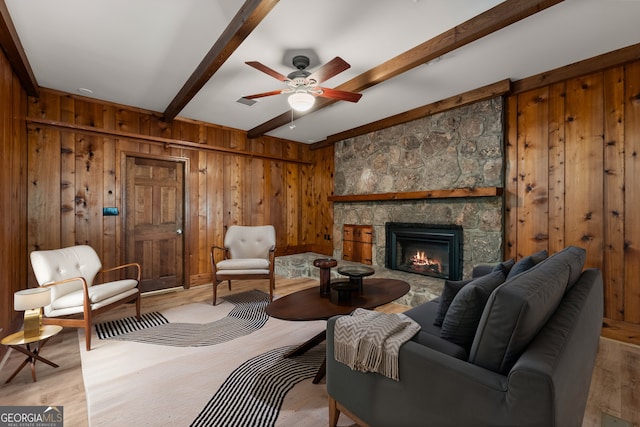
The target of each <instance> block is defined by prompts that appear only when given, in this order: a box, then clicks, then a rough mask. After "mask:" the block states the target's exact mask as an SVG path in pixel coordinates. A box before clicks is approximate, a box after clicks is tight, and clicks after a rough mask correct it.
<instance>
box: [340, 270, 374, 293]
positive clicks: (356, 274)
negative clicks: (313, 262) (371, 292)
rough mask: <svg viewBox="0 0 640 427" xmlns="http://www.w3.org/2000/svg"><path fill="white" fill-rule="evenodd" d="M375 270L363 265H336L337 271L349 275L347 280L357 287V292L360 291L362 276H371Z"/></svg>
mask: <svg viewBox="0 0 640 427" xmlns="http://www.w3.org/2000/svg"><path fill="white" fill-rule="evenodd" d="M375 272H376V271H375V270H374V269H373V268H371V267H366V266H364V265H345V266H343V267H338V273H340V274H342V275H343V276H347V277H349V282H351V283H352V284H354V285H356V286H357V287H358V292H360V293H362V278H363V277H367V276H371V275H372V274H373V273H375Z"/></svg>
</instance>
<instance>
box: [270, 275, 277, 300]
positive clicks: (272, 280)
mask: <svg viewBox="0 0 640 427" xmlns="http://www.w3.org/2000/svg"><path fill="white" fill-rule="evenodd" d="M275 288H276V279H275V277H273V276H271V277H270V278H269V301H271V302H272V301H273V291H274V289H275Z"/></svg>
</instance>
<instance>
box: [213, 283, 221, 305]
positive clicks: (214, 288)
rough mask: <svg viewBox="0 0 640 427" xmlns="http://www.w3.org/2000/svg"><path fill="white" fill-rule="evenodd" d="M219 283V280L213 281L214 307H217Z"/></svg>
mask: <svg viewBox="0 0 640 427" xmlns="http://www.w3.org/2000/svg"><path fill="white" fill-rule="evenodd" d="M218 283H220V282H218V281H217V280H214V281H213V305H216V299H217V295H218Z"/></svg>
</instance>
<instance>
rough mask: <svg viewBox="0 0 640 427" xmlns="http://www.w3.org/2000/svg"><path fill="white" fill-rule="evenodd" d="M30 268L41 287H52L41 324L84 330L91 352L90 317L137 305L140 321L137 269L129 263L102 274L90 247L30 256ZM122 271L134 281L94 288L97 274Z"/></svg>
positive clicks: (51, 251) (100, 265)
mask: <svg viewBox="0 0 640 427" xmlns="http://www.w3.org/2000/svg"><path fill="white" fill-rule="evenodd" d="M31 265H32V266H33V272H34V274H35V276H36V280H37V281H38V284H39V285H40V286H47V287H51V304H50V305H48V306H46V307H45V308H44V317H43V319H42V323H43V324H47V325H60V326H69V327H74V328H84V330H85V336H86V345H87V351H89V350H91V325H92V316H94V315H97V314H99V313H102V312H104V311H107V310H110V309H112V308H114V307H116V306H118V305H120V304H124V303H127V302H133V301H135V303H136V316H137V319H138V320H140V289H139V288H138V284H139V283H140V265H139V264H137V263H130V264H124V265H120V266H118V267H114V268H109V269H104V270H102V262H101V261H100V258H99V257H98V254H97V253H96V251H95V250H94V249H93V248H92V247H91V246H86V245H79V246H70V247H67V248H63V249H55V250H47V251H33V252H31ZM123 269H127V270H125V272H127V273H128V274H129V275H130V276H134V277H135V278H125V279H121V280H115V281H113V282H107V283H102V284H94V280H95V278H96V276H97V275H98V273H106V272H109V271H115V270H123Z"/></svg>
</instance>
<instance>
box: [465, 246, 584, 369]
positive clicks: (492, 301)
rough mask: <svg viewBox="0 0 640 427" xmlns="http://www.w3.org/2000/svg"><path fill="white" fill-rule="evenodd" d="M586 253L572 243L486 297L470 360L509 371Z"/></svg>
mask: <svg viewBox="0 0 640 427" xmlns="http://www.w3.org/2000/svg"><path fill="white" fill-rule="evenodd" d="M585 258H586V252H585V250H584V249H582V248H578V247H574V246H570V247H567V248H565V249H563V250H562V251H560V252H558V253H556V254H554V255H553V256H551V257H549V258H547V259H545V260H544V261H541V262H540V263H538V264H536V265H535V266H533V267H532V268H530V269H529V270H527V271H525V272H523V273H521V274H519V275H516V276H515V277H513V278H511V279H508V280H507V281H506V282H505V283H504V284H502V285H501V286H500V287H498V288H497V289H496V290H495V291H494V292H493V293H492V294H491V296H490V297H489V300H488V301H487V305H486V307H485V309H484V312H483V314H482V317H481V319H480V322H479V324H478V330H477V333H476V336H475V338H474V341H473V345H472V347H471V351H470V353H469V361H470V362H471V363H474V364H476V365H479V366H482V367H484V368H486V369H489V370H492V371H494V372H498V373H500V374H503V375H506V374H507V373H508V372H509V370H510V369H511V367H512V366H513V364H514V363H515V362H516V361H517V359H518V357H520V355H521V354H522V352H523V351H524V350H525V348H526V347H527V345H528V344H529V342H531V340H532V339H533V338H534V337H535V336H536V334H537V333H538V332H539V331H540V329H542V327H543V326H544V325H545V323H546V322H547V320H548V319H549V318H550V317H551V316H552V315H553V313H554V311H555V310H556V308H557V307H558V304H559V303H560V301H561V299H562V296H563V295H564V293H565V290H566V289H567V286H568V284H569V281H570V278H573V276H574V275H575V274H574V273H575V272H576V271H578V270H579V271H582V268H583V266H584V261H585ZM514 268H515V266H514ZM576 277H579V273H578V275H577V276H576Z"/></svg>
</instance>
